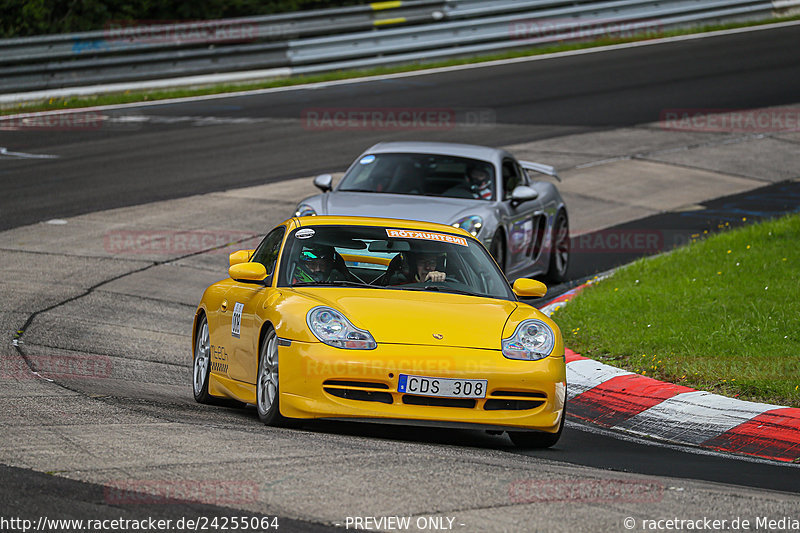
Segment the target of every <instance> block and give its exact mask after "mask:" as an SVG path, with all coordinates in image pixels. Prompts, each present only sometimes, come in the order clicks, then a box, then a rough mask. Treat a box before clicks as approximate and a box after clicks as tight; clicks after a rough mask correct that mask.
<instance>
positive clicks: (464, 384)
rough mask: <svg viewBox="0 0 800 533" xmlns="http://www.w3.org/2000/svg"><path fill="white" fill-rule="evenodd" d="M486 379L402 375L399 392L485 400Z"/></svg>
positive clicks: (398, 385) (398, 387)
mask: <svg viewBox="0 0 800 533" xmlns="http://www.w3.org/2000/svg"><path fill="white" fill-rule="evenodd" d="M486 383H487V381H486V380H485V379H450V378H432V377H427V376H412V375H409V374H400V377H399V380H398V381H397V392H404V393H407V394H417V395H419V396H444V397H447V398H485V397H486Z"/></svg>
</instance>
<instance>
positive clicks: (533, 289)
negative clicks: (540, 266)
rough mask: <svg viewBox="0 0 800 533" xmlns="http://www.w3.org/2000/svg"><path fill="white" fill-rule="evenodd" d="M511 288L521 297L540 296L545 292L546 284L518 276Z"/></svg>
mask: <svg viewBox="0 0 800 533" xmlns="http://www.w3.org/2000/svg"><path fill="white" fill-rule="evenodd" d="M511 289H512V290H513V291H514V294H516V295H517V296H520V297H523V298H541V297H542V296H544V295H545V294H547V285H545V284H544V283H542V282H541V281H536V280H535V279H530V278H519V279H518V280H517V281H515V282H514V285H513V286H512V287H511Z"/></svg>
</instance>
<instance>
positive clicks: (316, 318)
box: [306, 306, 378, 350]
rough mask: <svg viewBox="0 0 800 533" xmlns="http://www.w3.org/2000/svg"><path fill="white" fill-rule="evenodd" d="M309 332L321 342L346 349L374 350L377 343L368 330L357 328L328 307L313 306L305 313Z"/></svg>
mask: <svg viewBox="0 0 800 533" xmlns="http://www.w3.org/2000/svg"><path fill="white" fill-rule="evenodd" d="M306 322H307V323H308V327H309V329H311V333H313V334H314V336H315V337H316V338H318V339H319V340H320V341H321V342H324V343H325V344H327V345H329V346H334V347H336V348H346V349H348V350H374V349H375V348H377V346H378V343H376V342H375V339H373V338H372V335H371V334H370V332H369V331H365V330H363V329H359V328H357V327H355V326H354V325H353V324H351V323H350V321H349V320H347V318H345V316H344V315H343V314H342V313H340V312H339V311H337V310H336V309H331V308H330V307H323V306H320V307H315V308H314V309H312V310H311V311H309V312H308V315H306Z"/></svg>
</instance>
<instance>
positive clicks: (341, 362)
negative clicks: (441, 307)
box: [279, 341, 566, 432]
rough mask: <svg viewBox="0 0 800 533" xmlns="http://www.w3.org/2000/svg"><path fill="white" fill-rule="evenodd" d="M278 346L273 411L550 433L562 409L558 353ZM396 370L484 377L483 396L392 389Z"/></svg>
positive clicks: (563, 375) (436, 375)
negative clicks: (521, 356) (516, 356)
mask: <svg viewBox="0 0 800 533" xmlns="http://www.w3.org/2000/svg"><path fill="white" fill-rule="evenodd" d="M281 344H282V345H281V346H280V348H279V369H280V371H279V380H280V382H279V390H280V410H281V414H283V415H284V416H286V417H290V418H367V419H375V420H378V421H381V420H383V421H387V422H389V421H418V422H420V423H424V424H425V425H427V424H428V423H442V425H480V426H491V427H498V428H505V429H521V430H525V429H532V430H539V431H546V432H555V431H557V430H558V427H559V423H560V420H561V416H562V415H563V407H564V401H565V395H566V367H565V363H564V357H563V353H560V354H558V355H551V356H549V357H545V358H544V359H541V360H539V361H515V360H510V359H507V358H505V357H503V354H502V353H501V352H500V350H485V349H474V348H453V347H442V346H419V345H400V344H379V345H378V347H377V348H376V349H374V350H344V349H339V348H334V347H331V346H328V345H326V344H322V343H307V342H298V341H291V342H286V341H284V342H282V343H281ZM287 344H288V345H287ZM558 348H561V346H558ZM400 374H410V375H416V376H427V377H434V378H451V379H473V380H474V379H482V380H487V388H486V397H485V398H481V399H469V398H450V397H448V398H441V397H427V396H419V395H414V394H406V393H402V392H398V390H397V389H398V379H399V375H400Z"/></svg>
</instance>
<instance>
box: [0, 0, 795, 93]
mask: <svg viewBox="0 0 800 533" xmlns="http://www.w3.org/2000/svg"><path fill="white" fill-rule="evenodd" d="M798 3H800V2H798V0H776V1H775V2H772V1H764V0H660V1H657V0H616V1H597V0H593V1H588V0H583V1H581V0H575V1H572V2H565V1H564V0H497V1H492V2H486V1H479V0H411V1H396V2H377V3H373V4H368V5H361V6H351V7H344V8H336V9H327V10H316V11H308V12H298V13H289V14H282V15H273V16H264V17H248V18H240V19H225V20H212V21H194V22H192V21H188V22H187V21H184V22H181V23H179V24H161V23H157V22H148V21H140V22H139V23H129V22H110V23H109V24H108V25H107V27H106V29H104V30H100V31H94V32H83V33H74V34H63V35H49V36H37V37H25V38H19V39H4V40H0V93H11V92H20V91H35V90H43V89H53V88H63V87H76V86H84V85H91V84H109V83H118V82H135V81H141V80H158V79H164V78H174V85H175V86H179V85H186V84H189V82H190V81H191V79H190V78H191V77H195V78H194V79H196V77H197V76H200V75H207V74H215V73H225V72H246V71H255V70H263V69H272V68H281V70H280V72H282V73H285V72H286V70H285V69H286V67H289V68H291V70H289V71H288V72H290V73H297V74H305V73H312V72H321V71H330V70H336V69H342V68H367V67H370V66H375V65H386V64H390V63H404V62H416V61H425V60H430V59H435V58H445V57H455V56H463V55H474V54H481V53H490V52H494V51H502V50H508V49H513V48H521V47H529V46H532V45H537V44H546V43H552V42H559V41H575V40H588V39H593V38H597V37H615V36H616V37H627V36H630V35H634V34H641V33H658V32H661V31H662V30H664V29H669V28H675V27H686V26H691V25H699V24H709V23H719V22H728V21H739V20H752V19H764V18H769V17H770V16H772V14H773V13H774V12H776V11H780V12H781V13H786V12H791V11H792V10H793V9H797V6H796V4H798ZM181 78H183V80H182V79H181ZM192 83H195V82H192Z"/></svg>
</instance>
